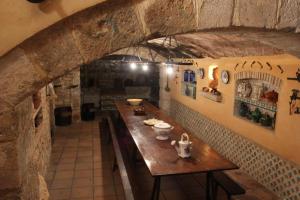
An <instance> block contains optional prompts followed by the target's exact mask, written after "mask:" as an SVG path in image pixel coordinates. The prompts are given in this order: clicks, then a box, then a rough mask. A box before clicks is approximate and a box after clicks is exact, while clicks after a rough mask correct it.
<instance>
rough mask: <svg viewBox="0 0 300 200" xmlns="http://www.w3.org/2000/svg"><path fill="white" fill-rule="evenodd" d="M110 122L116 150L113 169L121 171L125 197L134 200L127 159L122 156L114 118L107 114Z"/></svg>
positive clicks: (107, 120)
mask: <svg viewBox="0 0 300 200" xmlns="http://www.w3.org/2000/svg"><path fill="white" fill-rule="evenodd" d="M104 119H105V121H106V122H107V124H108V128H109V133H110V136H111V137H110V138H111V141H112V145H113V148H114V152H115V158H114V165H113V169H112V170H116V169H117V168H118V169H119V171H120V176H121V181H122V185H123V189H124V194H125V199H126V200H134V194H133V189H132V187H131V183H130V179H129V174H128V171H127V170H126V166H125V161H124V159H123V156H122V152H121V148H120V145H119V142H118V138H117V133H116V130H115V127H114V124H113V121H112V119H111V118H110V117H109V116H107V117H105V118H104Z"/></svg>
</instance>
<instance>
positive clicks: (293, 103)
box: [289, 89, 300, 115]
mask: <svg viewBox="0 0 300 200" xmlns="http://www.w3.org/2000/svg"><path fill="white" fill-rule="evenodd" d="M299 94H300V91H299V90H297V89H293V90H292V95H291V96H290V99H291V100H290V102H289V104H290V115H292V114H300V107H297V100H300V97H299Z"/></svg>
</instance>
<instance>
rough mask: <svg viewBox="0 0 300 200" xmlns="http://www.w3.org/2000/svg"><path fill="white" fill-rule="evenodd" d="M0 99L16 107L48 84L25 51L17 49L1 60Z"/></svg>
mask: <svg viewBox="0 0 300 200" xmlns="http://www.w3.org/2000/svg"><path fill="white" fill-rule="evenodd" d="M0 66H1V70H0V73H1V77H3V78H1V79H0V91H1V94H0V98H1V99H2V100H5V101H6V102H7V103H9V104H10V105H13V106H15V105H16V104H17V103H19V102H21V101H22V100H23V99H25V97H27V96H28V95H30V94H32V93H33V92H34V91H37V90H38V89H40V88H41V87H42V86H43V85H44V84H45V83H46V76H45V75H44V74H43V73H39V72H38V71H37V70H36V68H35V67H34V66H33V64H32V63H31V62H30V60H29V58H28V57H27V56H26V55H25V53H24V51H23V50H22V49H20V48H16V49H14V50H13V51H11V52H10V53H8V54H6V55H5V56H4V57H2V59H0Z"/></svg>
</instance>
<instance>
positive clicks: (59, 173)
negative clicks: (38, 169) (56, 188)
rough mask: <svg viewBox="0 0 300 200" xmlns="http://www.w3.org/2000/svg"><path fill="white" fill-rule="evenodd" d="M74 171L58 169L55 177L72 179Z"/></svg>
mask: <svg viewBox="0 0 300 200" xmlns="http://www.w3.org/2000/svg"><path fill="white" fill-rule="evenodd" d="M73 175H74V172H73V170H69V171H57V172H56V173H55V178H54V180H56V179H70V178H73Z"/></svg>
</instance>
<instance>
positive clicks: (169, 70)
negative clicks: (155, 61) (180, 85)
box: [166, 65, 173, 74]
mask: <svg viewBox="0 0 300 200" xmlns="http://www.w3.org/2000/svg"><path fill="white" fill-rule="evenodd" d="M166 72H167V74H173V67H172V65H167V69H166Z"/></svg>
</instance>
